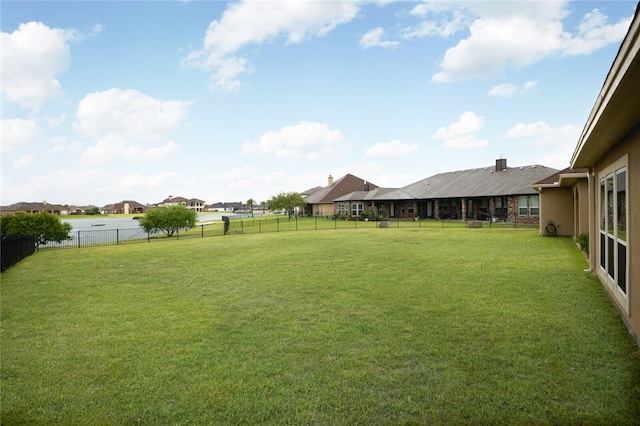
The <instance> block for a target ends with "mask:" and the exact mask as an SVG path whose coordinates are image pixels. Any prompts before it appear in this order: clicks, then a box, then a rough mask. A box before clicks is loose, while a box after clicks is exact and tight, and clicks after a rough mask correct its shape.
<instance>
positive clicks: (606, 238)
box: [598, 157, 629, 313]
mask: <svg viewBox="0 0 640 426" xmlns="http://www.w3.org/2000/svg"><path fill="white" fill-rule="evenodd" d="M627 171H628V167H627V158H626V157H624V158H622V159H621V160H619V161H617V162H616V163H614V164H613V165H612V166H610V167H608V168H607V169H604V170H603V171H602V172H601V173H599V176H598V177H599V180H598V182H599V186H600V190H599V191H598V195H599V206H600V208H599V209H598V212H599V215H600V217H599V220H598V222H599V224H600V226H599V228H600V230H599V232H600V244H599V251H600V256H599V262H600V272H601V273H600V274H599V275H601V277H602V278H603V279H604V280H605V281H606V282H607V284H608V285H609V287H610V288H611V290H612V291H613V293H614V295H615V296H616V298H617V299H618V301H619V302H621V304H622V306H623V307H624V308H625V310H626V311H627V313H628V310H629V304H628V298H627V293H628V289H627V275H628V264H629V255H628V250H627V247H628V244H629V235H628V233H627V218H628V215H629V212H628V208H629V207H628V203H627V189H628V186H629V183H628V176H627Z"/></svg>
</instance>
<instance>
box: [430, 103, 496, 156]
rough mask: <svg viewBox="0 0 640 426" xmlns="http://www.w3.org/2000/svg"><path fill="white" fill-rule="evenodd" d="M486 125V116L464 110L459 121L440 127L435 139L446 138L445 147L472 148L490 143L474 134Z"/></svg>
mask: <svg viewBox="0 0 640 426" xmlns="http://www.w3.org/2000/svg"><path fill="white" fill-rule="evenodd" d="M483 125H484V118H483V117H480V116H478V115H476V114H475V113H474V112H473V111H467V112H464V113H463V114H462V115H460V118H459V119H458V121H456V122H454V123H451V124H450V125H449V126H445V127H440V128H439V129H438V130H437V131H436V133H435V134H434V135H433V138H434V139H441V140H444V142H443V143H442V146H443V147H444V148H453V149H471V148H479V147H483V146H487V145H489V142H487V141H486V140H484V139H478V138H476V137H475V135H473V133H475V132H477V131H478V130H480V129H481V128H482V126H483Z"/></svg>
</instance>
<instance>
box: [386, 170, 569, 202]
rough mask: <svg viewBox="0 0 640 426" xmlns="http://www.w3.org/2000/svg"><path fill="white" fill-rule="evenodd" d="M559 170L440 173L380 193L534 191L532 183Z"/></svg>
mask: <svg viewBox="0 0 640 426" xmlns="http://www.w3.org/2000/svg"><path fill="white" fill-rule="evenodd" d="M557 171H558V170H556V169H552V168H550V167H546V166H541V165H531V166H522V167H507V168H506V169H504V170H500V171H496V168H495V166H490V167H480V168H476V169H467V170H458V171H453V172H445V173H440V174H437V175H434V176H431V177H428V178H426V179H423V180H420V181H418V182H415V183H412V184H410V185H407V186H405V187H403V188H399V189H397V190H395V191H391V192H390V193H388V194H386V195H383V196H381V197H378V199H384V200H411V199H435V198H460V197H492V196H503V195H525V194H535V193H536V191H535V190H534V189H533V187H532V185H533V184H534V183H535V182H538V181H540V180H541V179H544V178H546V177H547V176H549V175H551V174H553V173H556V172H557Z"/></svg>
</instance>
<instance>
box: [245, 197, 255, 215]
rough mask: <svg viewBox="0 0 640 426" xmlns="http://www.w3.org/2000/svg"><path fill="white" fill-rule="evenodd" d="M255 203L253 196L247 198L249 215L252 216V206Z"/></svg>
mask: <svg viewBox="0 0 640 426" xmlns="http://www.w3.org/2000/svg"><path fill="white" fill-rule="evenodd" d="M255 204H256V201H255V200H254V199H253V198H249V199H248V200H247V205H248V206H249V211H250V212H251V217H253V206H254V205H255Z"/></svg>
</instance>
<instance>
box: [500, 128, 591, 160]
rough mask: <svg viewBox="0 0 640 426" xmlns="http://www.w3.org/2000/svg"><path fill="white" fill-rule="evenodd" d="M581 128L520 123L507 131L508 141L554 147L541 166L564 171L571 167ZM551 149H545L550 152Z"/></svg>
mask: <svg viewBox="0 0 640 426" xmlns="http://www.w3.org/2000/svg"><path fill="white" fill-rule="evenodd" d="M580 132H581V128H580V127H578V126H574V125H572V124H566V125H564V126H560V127H553V126H551V125H549V124H547V123H545V122H544V121H535V122H532V123H528V124H525V123H519V124H516V125H515V126H513V127H512V128H511V129H509V130H507V132H506V133H505V136H506V137H507V138H508V139H518V140H520V141H522V142H523V143H526V144H530V145H533V146H536V147H542V146H544V147H552V148H553V150H552V152H550V153H549V154H547V155H546V156H544V157H542V158H540V159H539V162H540V164H547V165H549V166H551V167H555V168H558V169H563V168H565V167H567V166H568V165H569V159H570V158H571V155H572V154H573V150H574V148H575V146H576V141H577V140H578V138H579V137H580ZM548 150H549V148H545V151H548Z"/></svg>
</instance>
